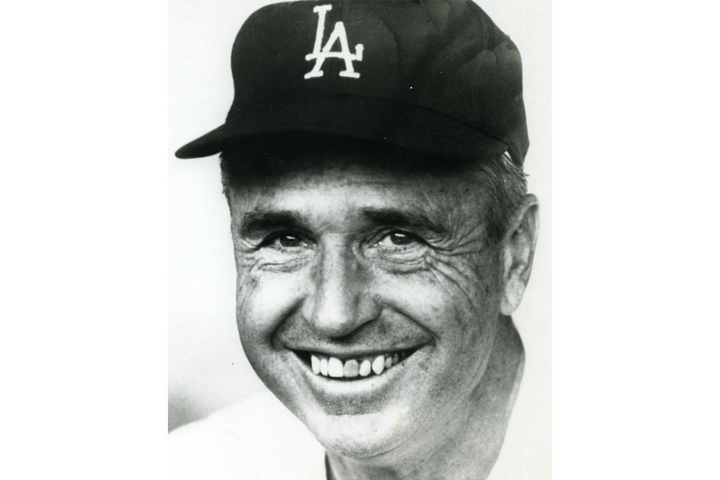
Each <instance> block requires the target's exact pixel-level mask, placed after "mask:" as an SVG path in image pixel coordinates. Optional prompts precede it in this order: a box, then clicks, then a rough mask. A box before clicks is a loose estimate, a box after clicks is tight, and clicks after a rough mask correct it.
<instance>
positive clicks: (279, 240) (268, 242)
mask: <svg viewBox="0 0 720 480" xmlns="http://www.w3.org/2000/svg"><path fill="white" fill-rule="evenodd" d="M306 245H307V242H306V241H305V240H304V239H303V237H301V236H300V235H297V234H294V233H286V232H284V233H278V234H275V235H271V236H270V237H268V238H266V239H265V241H263V243H262V244H261V245H260V246H261V247H269V248H274V249H277V250H285V249H297V248H302V247H305V246H306Z"/></svg>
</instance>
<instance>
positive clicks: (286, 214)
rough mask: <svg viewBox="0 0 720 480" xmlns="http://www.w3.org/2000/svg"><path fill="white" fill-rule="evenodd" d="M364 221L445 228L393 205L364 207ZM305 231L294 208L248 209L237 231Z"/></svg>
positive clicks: (423, 229)
mask: <svg viewBox="0 0 720 480" xmlns="http://www.w3.org/2000/svg"><path fill="white" fill-rule="evenodd" d="M361 214H362V217H363V220H364V222H366V223H368V224H370V225H372V226H376V227H395V228H400V229H408V230H413V231H417V232H418V233H423V234H428V233H430V234H435V235H447V234H448V231H449V230H448V229H447V228H446V227H445V226H443V225H441V224H439V223H437V222H433V221H432V220H430V219H429V218H428V217H427V216H425V215H422V214H418V213H415V212H408V211H404V210H397V209H393V208H364V209H362V211H361ZM279 229H283V230H294V231H298V232H305V233H307V232H309V231H311V229H310V227H309V226H308V225H307V223H306V222H305V221H304V220H303V217H302V216H301V215H300V214H298V213H297V212H293V211H290V210H279V211H267V212H264V211H259V212H248V213H246V214H245V215H244V216H243V221H242V225H241V226H240V235H241V236H243V237H246V238H257V237H262V236H265V235H266V234H267V233H268V232H271V231H275V230H279Z"/></svg>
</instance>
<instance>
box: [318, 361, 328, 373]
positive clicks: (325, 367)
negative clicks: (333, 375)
mask: <svg viewBox="0 0 720 480" xmlns="http://www.w3.org/2000/svg"><path fill="white" fill-rule="evenodd" d="M320 373H322V374H323V375H324V376H326V377H327V374H328V359H327V358H322V359H320Z"/></svg>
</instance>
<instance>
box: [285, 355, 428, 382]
mask: <svg viewBox="0 0 720 480" xmlns="http://www.w3.org/2000/svg"><path fill="white" fill-rule="evenodd" d="M417 350H418V348H411V349H406V350H399V351H391V352H388V353H382V354H373V355H363V356H358V357H356V358H348V359H345V360H341V359H340V358H338V357H335V356H330V355H325V354H322V353H318V352H303V351H295V354H297V355H298V356H299V357H300V358H301V359H302V360H303V363H305V364H306V365H308V366H309V367H310V368H311V369H312V372H313V374H315V375H317V376H323V377H328V378H331V379H337V380H361V379H364V378H366V377H372V376H378V375H382V374H383V373H384V372H387V371H388V370H390V369H391V368H393V367H394V366H396V365H398V364H400V363H402V362H403V361H405V360H406V359H407V358H408V357H410V356H411V355H412V354H413V353H415V352H416V351H417Z"/></svg>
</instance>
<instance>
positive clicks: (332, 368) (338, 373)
mask: <svg viewBox="0 0 720 480" xmlns="http://www.w3.org/2000/svg"><path fill="white" fill-rule="evenodd" d="M328 374H330V376H331V377H334V378H341V377H342V376H343V364H342V362H341V361H340V359H339V358H335V357H330V360H328Z"/></svg>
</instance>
